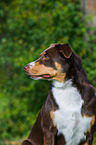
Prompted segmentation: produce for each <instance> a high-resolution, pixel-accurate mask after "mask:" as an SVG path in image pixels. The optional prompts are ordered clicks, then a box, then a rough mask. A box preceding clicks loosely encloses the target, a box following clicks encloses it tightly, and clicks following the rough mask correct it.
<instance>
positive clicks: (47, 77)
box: [30, 74, 52, 80]
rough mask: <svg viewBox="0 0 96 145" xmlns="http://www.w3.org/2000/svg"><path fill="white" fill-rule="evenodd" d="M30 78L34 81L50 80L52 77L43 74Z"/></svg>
mask: <svg viewBox="0 0 96 145" xmlns="http://www.w3.org/2000/svg"><path fill="white" fill-rule="evenodd" d="M30 78H31V79H34V80H39V79H46V80H50V79H51V78H52V77H51V76H50V75H49V74H44V75H30Z"/></svg>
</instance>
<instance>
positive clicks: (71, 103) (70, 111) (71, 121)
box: [52, 80, 92, 145]
mask: <svg viewBox="0 0 96 145" xmlns="http://www.w3.org/2000/svg"><path fill="white" fill-rule="evenodd" d="M53 85H54V86H53V88H52V92H53V97H54V99H55V101H56V103H57V105H58V106H59V109H58V110H56V111H55V112H54V116H55V119H54V121H55V124H56V125H57V128H58V134H63V135H64V137H65V140H66V144H67V145H77V144H78V143H79V142H80V141H81V140H83V139H86V137H85V135H84V133H85V132H86V131H87V130H88V128H89V127H90V123H91V119H92V118H87V117H82V116H81V107H82V104H83V100H82V99H81V95H80V93H79V91H78V90H77V88H76V87H74V86H72V81H71V80H68V81H66V82H65V83H59V82H56V81H54V82H53Z"/></svg>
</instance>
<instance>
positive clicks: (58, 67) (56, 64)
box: [55, 62, 62, 71]
mask: <svg viewBox="0 0 96 145" xmlns="http://www.w3.org/2000/svg"><path fill="white" fill-rule="evenodd" d="M55 66H56V68H57V70H61V71H62V66H61V64H59V63H58V62H55Z"/></svg>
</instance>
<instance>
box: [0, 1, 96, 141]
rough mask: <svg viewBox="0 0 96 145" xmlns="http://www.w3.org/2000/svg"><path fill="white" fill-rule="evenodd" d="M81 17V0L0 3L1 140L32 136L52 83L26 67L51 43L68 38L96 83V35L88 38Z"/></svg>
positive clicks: (66, 40)
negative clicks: (30, 73) (35, 77)
mask: <svg viewBox="0 0 96 145" xmlns="http://www.w3.org/2000/svg"><path fill="white" fill-rule="evenodd" d="M83 17H84V16H83V15H82V13H81V8H80V0H77V2H76V4H74V3H73V2H72V0H64V1H63V0H52V1H50V0H46V1H44V0H27V1H25V0H14V1H11V0H10V1H8V0H3V1H1V2H0V66H1V69H0V90H1V92H0V101H1V106H0V114H1V115H0V132H1V135H0V138H1V140H10V139H11V138H16V137H20V138H21V137H22V136H26V135H28V133H29V131H30V128H31V127H32V124H33V123H34V121H35V118H36V116H37V114H38V111H39V110H40V108H41V106H42V104H44V102H45V99H46V96H47V94H48V88H49V83H48V82H47V81H34V80H31V79H30V78H29V76H27V75H26V74H25V72H24V71H23V67H24V65H26V64H27V63H29V62H31V61H34V60H35V59H37V58H38V57H39V54H40V53H41V52H42V51H43V50H44V49H46V48H47V47H48V46H49V45H50V44H51V43H58V42H60V43H69V44H70V45H71V46H72V48H73V50H74V51H75V52H76V53H77V54H79V55H80V56H81V57H82V58H83V66H84V68H85V69H86V71H87V73H88V78H89V80H90V81H91V82H92V84H94V86H95V87H96V75H95V74H96V63H95V62H96V36H92V37H91V38H90V37H89V36H88V35H87V36H86V37H87V38H86V41H84V37H85V32H87V31H89V28H87V27H86V25H87V24H84V22H83V20H84V18H83ZM92 29H93V28H92ZM90 31H91V30H90Z"/></svg>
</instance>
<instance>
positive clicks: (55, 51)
mask: <svg viewBox="0 0 96 145" xmlns="http://www.w3.org/2000/svg"><path fill="white" fill-rule="evenodd" d="M24 70H25V71H26V72H27V74H29V75H30V76H31V78H33V79H35V78H41V79H47V80H57V81H59V82H64V81H66V80H68V79H72V82H73V85H74V86H76V87H77V89H78V91H79V92H80V94H81V96H82V99H83V101H84V104H83V106H82V110H81V114H82V115H84V116H87V117H92V122H91V124H90V128H89V130H88V131H87V132H86V133H85V135H86V141H81V142H80V143H79V145H92V141H93V134H94V132H96V117H95V116H96V96H95V89H94V87H93V86H92V85H91V84H90V82H89V81H88V79H87V75H86V72H85V71H84V69H83V67H82V63H81V58H80V57H79V56H78V55H76V54H75V53H74V52H73V51H72V49H71V48H70V46H69V45H68V44H51V45H50V47H49V48H47V49H46V50H45V51H44V52H43V53H42V54H41V56H40V58H39V59H38V60H36V61H35V65H34V66H30V64H28V65H26V66H25V67H24ZM57 109H58V105H57V104H56V102H55V99H54V98H53V94H52V91H51V89H50V90H49V93H48V97H47V100H46V102H45V104H44V105H43V107H42V108H41V111H40V113H39V115H38V118H37V120H36V122H35V124H34V125H33V127H32V129H31V132H30V134H29V136H28V139H27V140H25V141H24V142H23V143H22V145H66V140H65V137H64V136H63V135H57V133H58V129H57V127H56V125H55V123H54V114H53V112H54V111H56V110H57Z"/></svg>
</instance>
